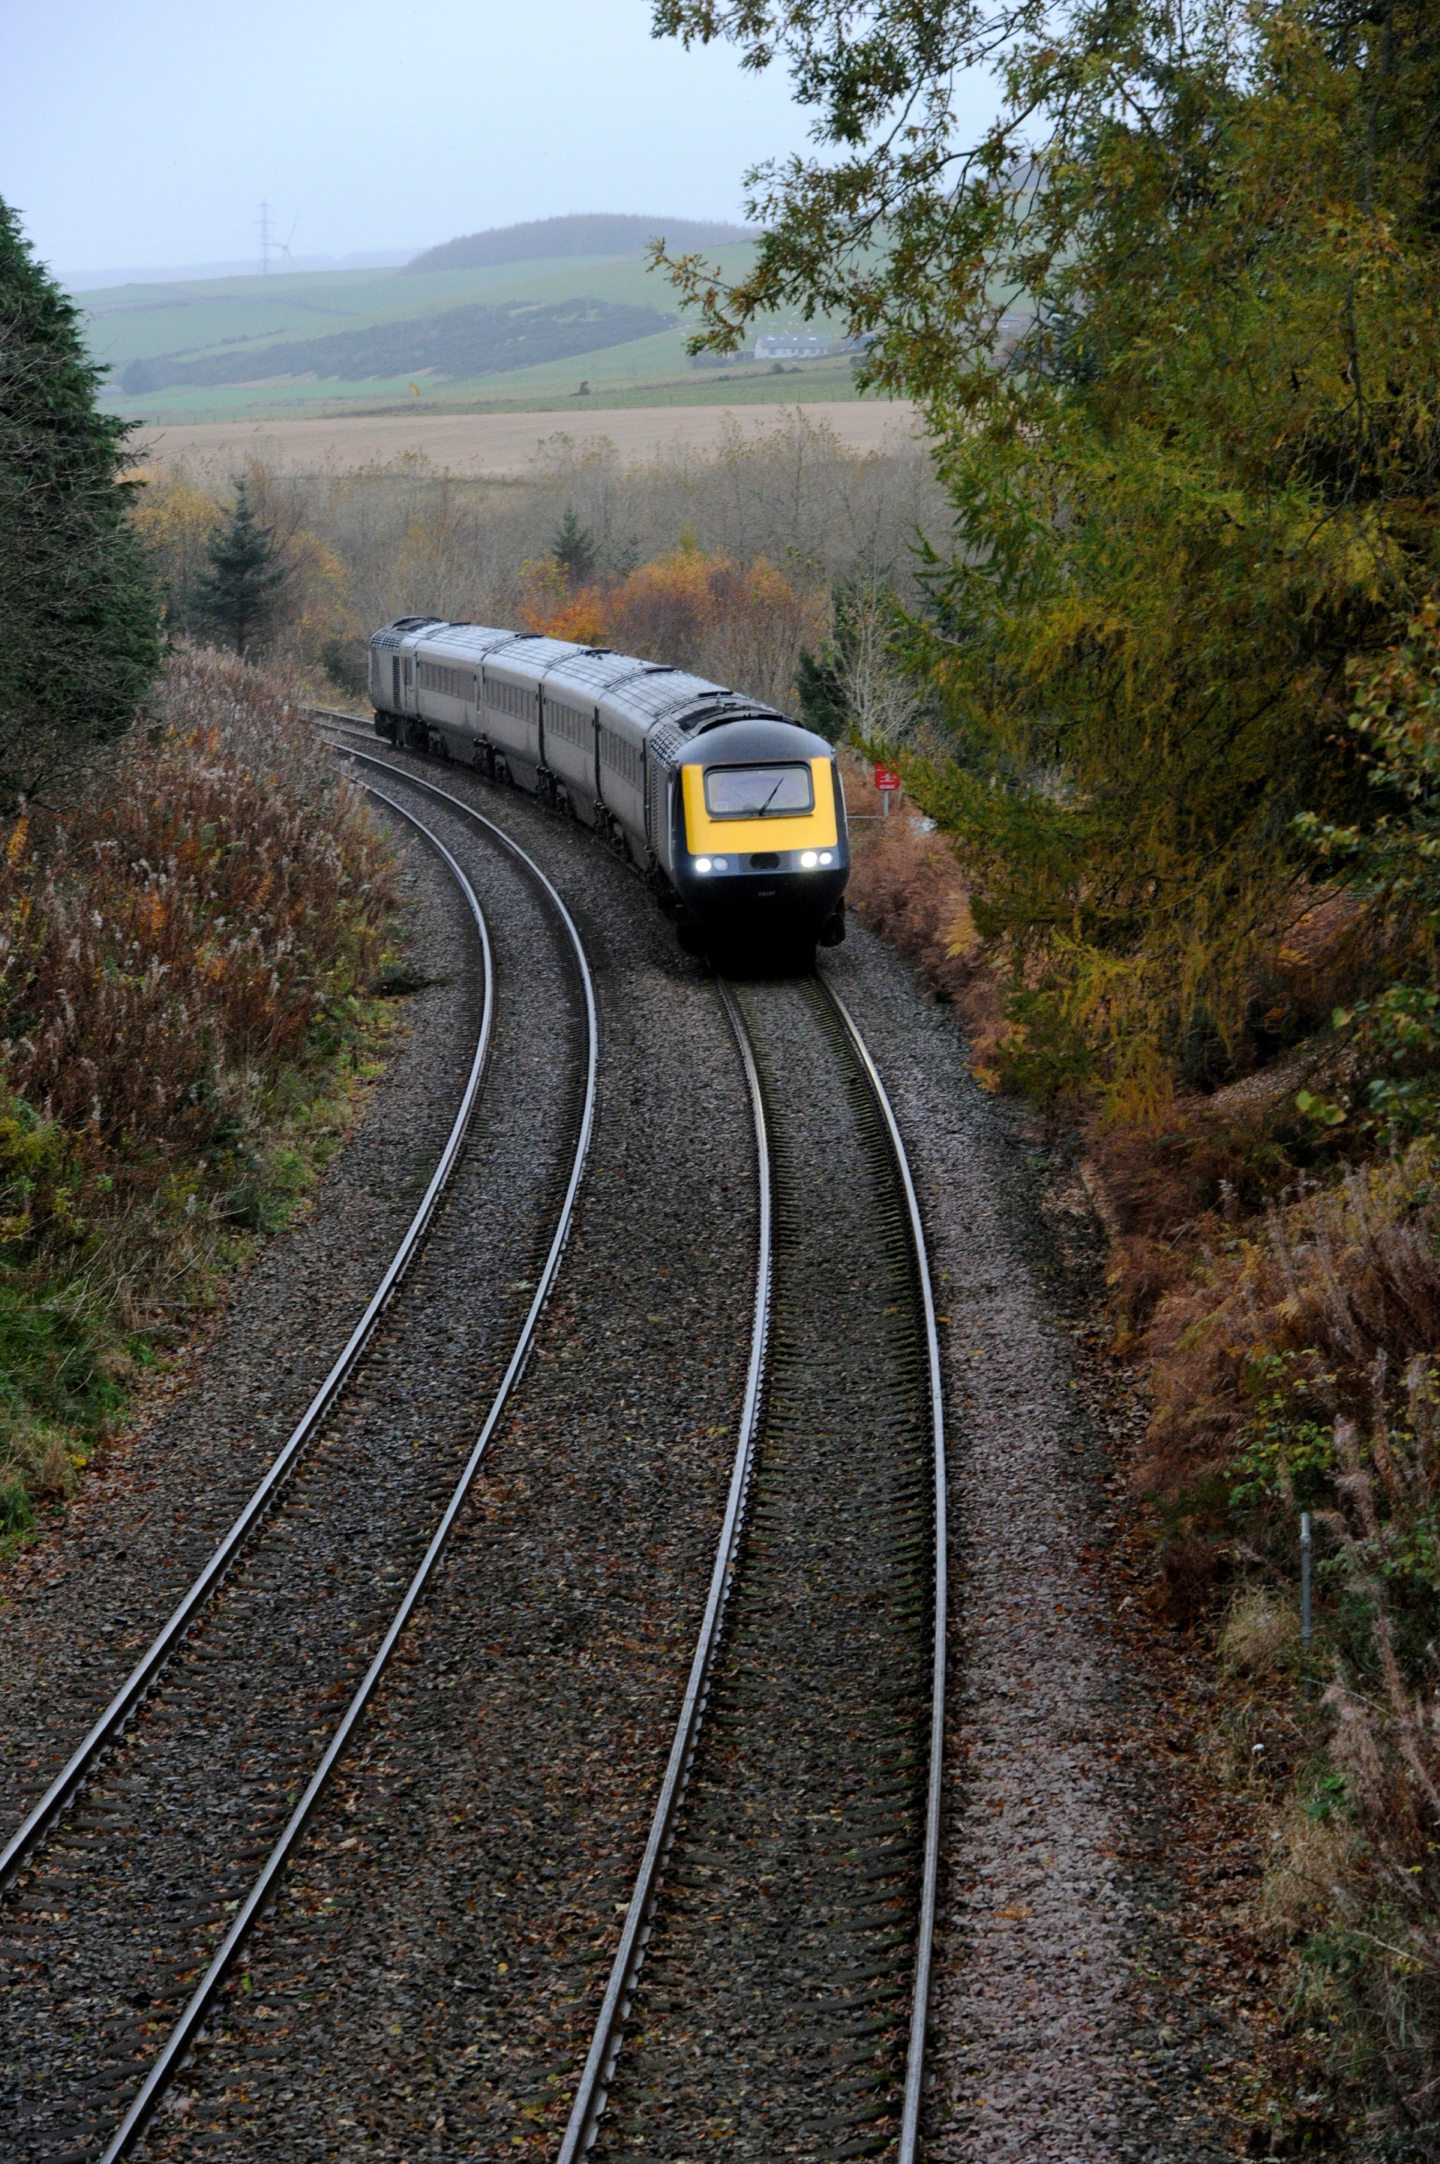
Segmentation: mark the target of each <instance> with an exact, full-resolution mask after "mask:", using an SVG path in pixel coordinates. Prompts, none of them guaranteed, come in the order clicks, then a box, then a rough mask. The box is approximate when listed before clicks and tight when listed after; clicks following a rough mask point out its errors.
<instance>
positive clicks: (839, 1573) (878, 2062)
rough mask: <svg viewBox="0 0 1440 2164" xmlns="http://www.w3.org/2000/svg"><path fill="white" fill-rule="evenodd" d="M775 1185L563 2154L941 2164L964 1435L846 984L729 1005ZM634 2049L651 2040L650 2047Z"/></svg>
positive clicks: (906, 1197)
mask: <svg viewBox="0 0 1440 2164" xmlns="http://www.w3.org/2000/svg"><path fill="white" fill-rule="evenodd" d="M722 997H723V999H724V1001H725V1004H726V1007H727V1010H728V1012H729V1014H730V1016H731V1019H732V1022H733V1023H734V1026H735V1029H736V1034H737V1037H738V1039H739V1041H740V1045H741V1049H742V1054H743V1056H744V1058H745V1061H746V1066H747V1070H748V1073H749V1077H750V1084H751V1091H752V1100H753V1104H754V1110H755V1120H756V1149H757V1159H758V1163H759V1168H760V1180H761V1214H760V1243H759V1258H758V1268H757V1304H756V1316H755V1327H754V1339H753V1351H752V1360H751V1370H750V1377H749V1386H748V1390H747V1395H746V1403H745V1410H744V1416H743V1419H742V1422H741V1432H740V1437H739V1444H738V1449H737V1453H736V1458H735V1464H734V1471H733V1475H732V1481H731V1488H730V1495H729V1503H728V1509H727V1513H726V1518H725V1523H724V1527H723V1530H722V1533H721V1538H720V1543H719V1547H718V1550H717V1554H716V1559H715V1566H714V1573H713V1577H712V1581H711V1588H710V1597H709V1601H708V1604H707V1607H706V1611H705V1616H704V1621H703V1624H702V1627H701V1631H700V1634H699V1641H698V1644H697V1647H696V1651H695V1656H694V1661H693V1665H692V1668H691V1673H690V1678H689V1684H688V1687H687V1690H686V1693H685V1699H684V1704H683V1708H682V1712H681V1716H680V1720H679V1723H678V1726H677V1729H676V1733H675V1738H674V1743H673V1746H672V1749H671V1754H670V1760H669V1765H668V1767H667V1770H666V1775H665V1779H664V1783H663V1785H662V1790H661V1794H660V1797H659V1801H658V1803H657V1806H656V1810H655V1815H654V1819H653V1822H652V1826H651V1831H650V1838H649V1842H648V1845H647V1849H646V1853H645V1857H644V1860H643V1863H642V1866H641V1869H640V1873H639V1876H638V1879H637V1881H636V1885H635V1889H634V1893H633V1896H632V1899H631V1903H630V1907H629V1911H628V1913H627V1916H626V1919H625V1923H624V1926H623V1930H622V1934H621V1940H620V1945H619V1948H618V1951H617V1954H616V1957H615V1962H614V1966H613V1969H612V1972H611V1976H610V1981H609V1986H608V1989H607V1992H606V1995H605V1999H604V2003H603V2006H602V2009H601V2013H600V2017H599V2020H598V2022H597V2025H596V2029H595V2034H594V2037H593V2040H592V2043H591V2047H590V2051H589V2055H588V2058H587V2061H586V2065H585V2069H584V2073H583V2076H582V2079H581V2082H580V2086H579V2090H578V2092H577V2095H576V2098H575V2102H574V2107H573V2110H572V2113H571V2117H570V2122H569V2126H568V2128H567V2131H566V2134H565V2138H564V2142H563V2144H562V2146H561V2149H560V2164H576V2160H578V2159H579V2158H580V2157H582V2156H583V2155H584V2154H585V2153H586V2152H587V2151H589V2150H592V2149H593V2151H594V2153H595V2154H596V2155H598V2156H601V2157H605V2158H616V2159H618V2158H647V2159H652V2160H658V2159H678V2158H684V2159H687V2160H689V2159H694V2158H698V2157H702V2156H707V2155H713V2156H716V2157H722V2156H723V2157H725V2158H726V2159H729V2160H740V2159H747V2160H749V2159H753V2160H754V2164H778V2160H779V2159H781V2158H784V2157H795V2158H806V2159H810V2160H814V2159H816V2158H822V2157H823V2158H825V2159H827V2160H829V2159H838V2158H843V2157H851V2156H864V2155H888V2156H895V2157H897V2158H898V2159H899V2160H900V2164H910V2160H911V2159H913V2157H914V2155H915V2152H916V2145H917V2140H918V2125H919V2115H920V2102H921V2085H922V2076H923V2062H924V2045H925V2025H926V2005H927V1992H928V1970H929V1959H930V1945H931V1937H932V1932H933V1923H934V1907H935V1888H936V1875H937V1869H938V1847H939V1812H940V1783H941V1775H942V1738H943V1689H944V1667H945V1642H944V1629H945V1610H946V1584H945V1520H944V1494H945V1481H944V1438H943V1415H942V1409H941V1395H940V1375H939V1357H938V1348H937V1342H936V1335H935V1318H934V1309H933V1303H932V1299H931V1293H930V1287H929V1279H928V1273H927V1268H926V1263H925V1253H924V1243H923V1232H922V1228H921V1223H920V1217H919V1210H918V1206H917V1203H916V1198H915V1193H914V1188H913V1185H912V1183H911V1180H910V1175H909V1172H908V1169H907V1167H906V1163H905V1158H904V1152H903V1147H902V1145H901V1142H900V1137H899V1132H898V1129H897V1127H896V1125H895V1121H894V1117H893V1114H892V1113H891V1110H890V1106H889V1103H888V1100H887V1098H886V1096H885V1093H884V1089H883V1086H882V1085H881V1083H880V1079H879V1076H878V1073H877V1072H876V1070H875V1068H874V1065H873V1062H872V1061H871V1060H870V1057H869V1055H868V1053H867V1052H866V1050H865V1047H864V1044H863V1041H862V1039H861V1038H860V1035H859V1032H858V1030H857V1029H856V1027H855V1025H854V1023H853V1021H852V1020H851V1018H850V1016H849V1014H848V1013H847V1011H846V1010H845V1008H844V1007H843V1005H842V1004H841V1002H840V1001H839V1000H838V998H836V997H835V996H834V995H832V994H829V993H828V992H826V990H825V989H824V988H823V986H822V984H821V983H820V982H819V981H818V980H811V981H810V982H808V983H806V984H803V985H798V986H795V985H749V986H745V987H740V986H735V987H730V988H722ZM622 2047H623V2048H622Z"/></svg>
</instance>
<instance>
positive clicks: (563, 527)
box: [550, 503, 598, 586]
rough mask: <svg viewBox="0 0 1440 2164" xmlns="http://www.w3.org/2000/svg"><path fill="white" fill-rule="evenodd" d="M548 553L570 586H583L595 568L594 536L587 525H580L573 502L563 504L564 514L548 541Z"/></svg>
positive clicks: (596, 552) (595, 550)
mask: <svg viewBox="0 0 1440 2164" xmlns="http://www.w3.org/2000/svg"><path fill="white" fill-rule="evenodd" d="M550 554H551V555H552V556H553V557H554V559H555V561H556V563H557V564H559V566H560V568H561V570H562V571H563V572H564V573H565V576H566V578H568V579H569V581H570V583H571V585H572V586H583V585H584V583H585V581H586V579H588V578H589V576H590V574H591V572H592V571H593V570H594V569H595V560H596V556H597V554H598V551H597V549H596V547H595V536H594V534H593V533H592V532H591V531H590V528H589V527H588V526H582V525H581V523H580V520H579V518H578V516H577V515H576V511H575V507H574V505H573V504H568V503H567V504H566V506H565V516H564V518H562V519H561V521H560V524H559V526H558V527H557V528H556V530H555V537H554V539H553V540H552V541H551V543H550Z"/></svg>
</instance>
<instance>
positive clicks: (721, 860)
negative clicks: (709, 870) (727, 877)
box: [713, 857, 730, 872]
mask: <svg viewBox="0 0 1440 2164" xmlns="http://www.w3.org/2000/svg"><path fill="white" fill-rule="evenodd" d="M713 862H714V866H715V869H716V871H717V872H723V871H727V870H728V869H729V865H730V859H729V858H728V857H716V858H714V860H713Z"/></svg>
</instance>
